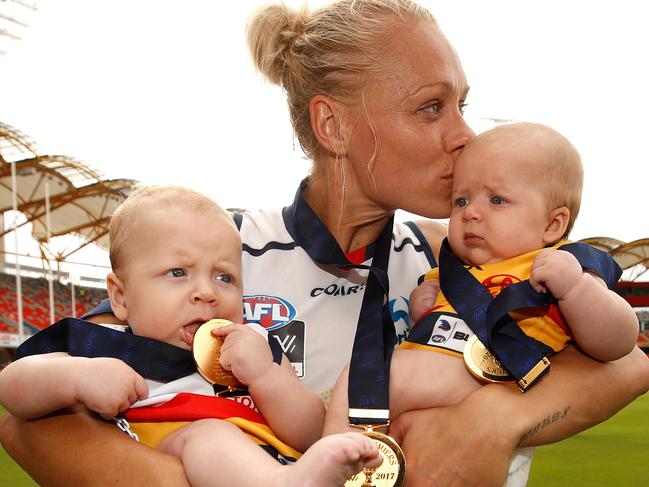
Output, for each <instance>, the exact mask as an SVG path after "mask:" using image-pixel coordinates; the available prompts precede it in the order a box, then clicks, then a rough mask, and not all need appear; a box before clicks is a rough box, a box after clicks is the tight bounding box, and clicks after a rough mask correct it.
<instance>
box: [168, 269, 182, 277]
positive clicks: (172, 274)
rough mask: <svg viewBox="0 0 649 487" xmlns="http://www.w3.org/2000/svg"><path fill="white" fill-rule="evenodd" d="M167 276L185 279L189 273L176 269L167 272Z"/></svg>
mask: <svg viewBox="0 0 649 487" xmlns="http://www.w3.org/2000/svg"><path fill="white" fill-rule="evenodd" d="M167 275H168V276H169V277H184V276H186V275H187V272H185V269H179V268H175V269H171V270H169V271H167Z"/></svg>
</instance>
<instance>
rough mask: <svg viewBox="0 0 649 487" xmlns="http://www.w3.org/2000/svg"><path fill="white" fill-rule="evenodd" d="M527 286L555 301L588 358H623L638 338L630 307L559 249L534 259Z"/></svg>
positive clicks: (569, 255)
mask: <svg viewBox="0 0 649 487" xmlns="http://www.w3.org/2000/svg"><path fill="white" fill-rule="evenodd" d="M530 284H531V285H532V287H534V288H535V289H536V290H537V291H538V290H542V289H543V288H546V289H547V290H548V291H550V292H551V293H552V295H553V296H554V297H555V298H556V299H557V301H558V305H559V309H560V310H561V313H562V314H563V316H564V317H565V318H566V321H567V322H568V326H569V327H570V330H571V332H572V335H573V337H574V339H575V342H576V343H577V345H579V347H580V348H581V349H582V350H584V352H586V353H587V354H588V355H590V356H591V357H593V358H595V359H597V360H602V361H610V360H617V359H619V358H622V357H624V356H625V355H627V354H628V353H629V352H631V350H632V349H633V348H634V347H635V344H636V340H637V338H638V319H637V317H636V315H635V313H634V312H633V308H631V306H630V305H629V304H628V303H627V302H626V301H625V300H624V299H623V298H622V297H621V296H619V295H618V294H617V293H615V292H613V291H611V290H609V289H608V288H607V287H606V285H605V284H604V282H603V281H602V280H601V279H600V278H599V277H596V276H594V275H592V274H589V273H588V272H584V271H583V270H582V268H581V265H580V264H579V262H578V261H577V259H576V258H575V257H574V256H573V255H572V254H569V253H568V252H564V251H562V250H545V251H543V252H541V253H540V254H539V255H538V256H537V258H536V259H535V260H534V264H533V266H532V277H531V278H530Z"/></svg>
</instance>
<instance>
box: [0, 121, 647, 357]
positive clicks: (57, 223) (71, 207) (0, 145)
mask: <svg viewBox="0 0 649 487" xmlns="http://www.w3.org/2000/svg"><path fill="white" fill-rule="evenodd" d="M133 184H135V181H133V180H130V179H117V180H115V179H112V180H106V179H104V178H103V177H102V175H101V174H100V173H98V172H97V171H96V170H93V169H92V167H91V166H90V165H89V164H87V163H85V162H83V161H79V160H76V159H74V158H72V157H70V156H66V155H51V154H41V153H40V152H39V150H38V146H37V143H36V142H34V141H33V140H31V139H30V138H29V136H28V135H26V134H24V133H22V132H21V131H20V130H19V129H17V128H15V127H11V126H9V125H7V124H4V123H2V122H0V214H1V215H0V217H1V218H0V223H1V224H0V252H1V258H0V347H2V357H3V359H2V363H7V362H8V361H10V360H11V357H12V353H13V350H14V349H15V348H16V347H17V346H18V345H19V344H20V343H21V342H22V341H23V340H24V339H25V338H27V337H29V336H30V335H32V334H33V333H35V332H37V331H38V330H42V329H43V328H45V327H46V326H48V325H49V324H51V323H53V322H55V321H57V320H59V319H61V318H63V317H66V316H81V315H82V314H83V313H85V312H86V311H88V310H89V309H91V308H92V307H93V306H95V305H96V304H98V303H99V302H100V301H101V300H102V299H104V298H105V297H106V292H105V283H104V279H105V276H106V273H107V271H108V257H107V248H108V223H109V221H110V216H111V214H112V212H113V211H114V210H115V208H116V207H117V206H118V205H119V203H120V201H121V200H122V197H123V195H124V194H125V193H127V192H128V190H129V189H130V188H131V187H132V186H133ZM581 241H582V242H586V243H589V244H591V245H593V246H595V247H598V248H600V249H602V250H604V251H606V252H609V253H610V254H611V255H612V256H613V257H614V258H615V260H616V261H617V262H618V264H619V265H620V266H621V267H622V269H624V274H623V278H622V280H621V282H620V283H619V284H618V286H617V288H616V291H617V292H618V293H619V294H621V295H622V296H623V297H624V298H625V299H626V300H627V301H628V302H629V303H630V304H631V305H632V306H633V307H634V308H635V310H636V313H637V315H638V319H639V322H640V333H639V335H638V345H639V346H640V347H642V348H645V349H646V350H648V351H649V282H647V281H646V280H643V278H645V279H646V277H647V276H649V273H647V268H648V266H649V239H641V240H637V241H634V242H629V243H625V242H621V241H619V240H616V239H614V238H610V237H593V238H587V239H583V240H581Z"/></svg>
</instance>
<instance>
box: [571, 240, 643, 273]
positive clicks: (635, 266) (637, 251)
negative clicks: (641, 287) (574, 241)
mask: <svg viewBox="0 0 649 487" xmlns="http://www.w3.org/2000/svg"><path fill="white" fill-rule="evenodd" d="M580 242H583V243H586V244H589V245H592V246H593V247H595V248H598V249H600V250H603V251H604V252H608V253H609V254H611V256H613V258H614V259H615V261H616V262H617V263H618V265H619V266H620V267H621V268H622V270H624V271H628V272H627V275H626V276H625V280H628V281H635V280H636V279H638V278H639V277H640V276H641V275H643V274H644V273H645V272H647V270H649V238H641V239H639V240H634V241H633V242H629V243H625V242H622V241H620V240H616V239H614V238H609V237H592V238H585V239H583V240H580Z"/></svg>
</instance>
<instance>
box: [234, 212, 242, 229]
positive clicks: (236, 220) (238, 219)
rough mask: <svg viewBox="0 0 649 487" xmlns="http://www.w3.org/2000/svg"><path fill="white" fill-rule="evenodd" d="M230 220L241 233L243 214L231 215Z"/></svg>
mask: <svg viewBox="0 0 649 487" xmlns="http://www.w3.org/2000/svg"><path fill="white" fill-rule="evenodd" d="M232 219H233V220H234V224H235V225H236V226H237V229H238V230H239V231H241V224H242V223H243V214H242V213H232Z"/></svg>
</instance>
